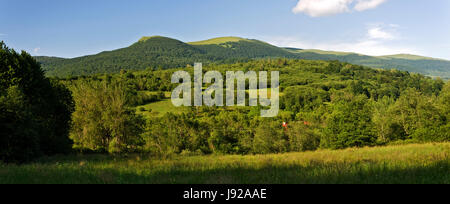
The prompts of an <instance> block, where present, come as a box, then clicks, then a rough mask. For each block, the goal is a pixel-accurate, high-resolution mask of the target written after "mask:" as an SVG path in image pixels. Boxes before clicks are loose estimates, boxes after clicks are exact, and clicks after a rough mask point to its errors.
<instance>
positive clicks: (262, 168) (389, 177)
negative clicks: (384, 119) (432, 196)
mask: <svg viewBox="0 0 450 204" xmlns="http://www.w3.org/2000/svg"><path fill="white" fill-rule="evenodd" d="M449 156H450V143H429V144H408V145H397V146H385V147H366V148H349V149H344V150H318V151H314V152H303V153H285V154H267V155H246V156H240V155H226V156H225V155H224V156H222V155H208V156H190V155H175V156H169V157H166V158H157V157H152V156H143V155H137V154H135V155H121V156H110V155H106V154H101V155H72V156H53V157H48V158H43V159H40V160H38V161H35V162H33V163H29V164H24V165H12V164H8V165H6V164H0V183H1V184H18V183H19V184H23V183H26V184H28V183H31V184H36V183H39V184H41V183H43V184H60V183H62V184H80V183H81V184H135V183H136V184H328V183H331V184H427V183H433V184H435V183H437V184H450V157H449Z"/></svg>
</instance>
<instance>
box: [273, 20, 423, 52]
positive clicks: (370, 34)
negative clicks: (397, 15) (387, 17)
mask: <svg viewBox="0 0 450 204" xmlns="http://www.w3.org/2000/svg"><path fill="white" fill-rule="evenodd" d="M395 26H398V25H395ZM399 39H400V37H398V35H397V34H396V31H395V27H394V26H391V25H389V26H383V24H380V25H376V26H369V27H368V28H367V30H366V35H364V36H361V37H360V38H359V39H356V40H350V41H340V42H339V41H337V42H336V41H332V42H319V43H317V42H308V41H304V40H302V39H298V38H295V37H276V38H266V39H264V40H266V41H267V42H269V43H271V44H274V45H276V46H280V47H294V48H301V49H319V50H326V51H341V52H354V53H359V54H365V55H371V56H381V55H393V54H401V53H408V54H416V55H423V54H422V53H421V52H420V51H418V50H417V49H416V48H414V47H411V46H410V45H407V46H404V45H395V42H396V41H397V40H399Z"/></svg>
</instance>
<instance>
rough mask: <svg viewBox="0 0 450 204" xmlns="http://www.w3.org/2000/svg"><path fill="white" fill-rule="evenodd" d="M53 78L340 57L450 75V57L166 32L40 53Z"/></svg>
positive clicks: (405, 69) (388, 67)
mask: <svg viewBox="0 0 450 204" xmlns="http://www.w3.org/2000/svg"><path fill="white" fill-rule="evenodd" d="M35 58H36V59H37V61H39V62H40V63H41V64H42V67H43V69H44V70H45V71H46V72H47V75H50V76H76V75H89V74H97V73H111V72H118V71H120V70H122V69H125V70H142V69H149V68H151V69H166V68H175V67H184V66H186V65H187V64H193V63H194V62H199V61H200V62H204V63H233V62H237V61H248V60H251V59H261V58H291V59H307V60H339V61H343V62H348V63H352V64H357V65H362V66H368V67H373V68H383V69H399V70H403V71H410V72H417V73H420V74H424V75H427V76H431V77H441V78H444V79H450V61H448V60H444V59H437V58H431V57H424V56H418V55H411V54H397V55H386V56H369V55H363V54H358V53H352V52H337V51H325V50H317V49H302V48H283V47H277V46H274V45H271V44H269V43H267V42H263V41H260V40H255V39H247V38H241V37H233V36H229V37H218V38H211V39H208V40H203V41H195V42H182V41H180V40H177V39H173V38H169V37H164V36H144V37H142V38H140V39H139V40H138V41H137V42H135V43H133V44H132V45H130V46H128V47H124V48H119V49H116V50H111V51H104V52H100V53H98V54H94V55H86V56H81V57H75V58H60V57H47V56H36V57H35Z"/></svg>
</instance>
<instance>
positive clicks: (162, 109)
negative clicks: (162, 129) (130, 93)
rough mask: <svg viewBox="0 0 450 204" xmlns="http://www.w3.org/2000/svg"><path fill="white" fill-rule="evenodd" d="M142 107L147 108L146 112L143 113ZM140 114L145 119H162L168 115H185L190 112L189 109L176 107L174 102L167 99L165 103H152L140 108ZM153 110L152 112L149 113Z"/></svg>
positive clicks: (138, 108) (138, 109)
mask: <svg viewBox="0 0 450 204" xmlns="http://www.w3.org/2000/svg"><path fill="white" fill-rule="evenodd" d="M141 107H144V108H145V111H141V110H140V109H141ZM136 110H137V113H138V114H142V115H144V116H145V117H161V116H164V115H165V114H166V113H169V112H170V113H175V114H177V113H184V112H187V111H188V108H187V107H175V106H174V105H173V104H172V101H171V100H170V99H166V100H163V101H158V102H155V103H150V104H147V105H143V106H138V107H137V108H136ZM149 110H151V111H149Z"/></svg>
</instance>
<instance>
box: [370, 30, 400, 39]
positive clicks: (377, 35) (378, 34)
mask: <svg viewBox="0 0 450 204" xmlns="http://www.w3.org/2000/svg"><path fill="white" fill-rule="evenodd" d="M367 35H368V36H369V38H370V39H380V40H393V39H395V37H394V34H392V33H390V32H389V31H386V30H383V28H382V27H374V28H369V30H368V32H367Z"/></svg>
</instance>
